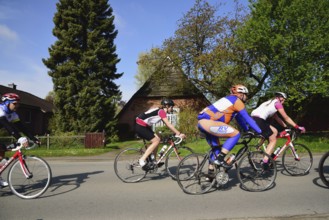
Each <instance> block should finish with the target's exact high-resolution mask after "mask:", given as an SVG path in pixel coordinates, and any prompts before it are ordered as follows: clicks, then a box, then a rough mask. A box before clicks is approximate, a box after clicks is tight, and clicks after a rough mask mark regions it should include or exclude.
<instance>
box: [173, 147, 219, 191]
mask: <svg viewBox="0 0 329 220" xmlns="http://www.w3.org/2000/svg"><path fill="white" fill-rule="evenodd" d="M207 155H208V154H206V155H204V154H197V153H193V154H190V155H188V156H186V157H185V158H183V159H182V160H181V161H180V162H179V164H178V168H177V174H176V181H177V183H178V185H179V187H180V188H181V189H182V190H183V191H184V192H185V193H187V194H192V195H199V194H204V193H206V192H208V191H209V190H210V189H211V188H212V187H213V185H214V184H215V182H216V180H215V178H213V180H212V181H209V180H207V177H209V175H208V166H207V164H208V160H207V158H208V156H207ZM205 160H206V161H205ZM202 162H203V163H202ZM214 173H217V172H216V168H215V171H214Z"/></svg>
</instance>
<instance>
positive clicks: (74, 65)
mask: <svg viewBox="0 0 329 220" xmlns="http://www.w3.org/2000/svg"><path fill="white" fill-rule="evenodd" d="M56 6H57V12H56V13H55V16H54V19H53V21H54V24H55V27H54V29H53V35H54V36H55V37H56V38H57V40H56V41H55V43H54V44H53V45H51V47H50V48H49V54H50V57H49V58H48V59H43V63H44V64H45V65H46V66H47V67H48V69H49V71H48V74H49V76H51V77H52V81H53V84H54V94H55V96H54V104H55V107H56V111H55V115H54V121H55V127H56V130H57V131H60V132H74V133H81V132H94V131H104V130H105V132H106V133H107V134H108V135H113V134H114V126H115V120H114V116H115V106H116V102H117V101H118V99H120V98H121V92H120V91H119V87H118V85H116V84H115V83H114V80H115V79H118V78H120V77H121V76H122V73H117V68H116V64H117V63H118V62H119V61H120V59H119V58H118V56H117V54H116V46H115V44H114V39H115V38H116V36H117V34H118V31H117V30H116V29H115V25H114V16H113V15H112V13H113V10H112V8H111V7H110V5H109V4H108V3H107V0H59V2H58V3H57V5H56Z"/></svg>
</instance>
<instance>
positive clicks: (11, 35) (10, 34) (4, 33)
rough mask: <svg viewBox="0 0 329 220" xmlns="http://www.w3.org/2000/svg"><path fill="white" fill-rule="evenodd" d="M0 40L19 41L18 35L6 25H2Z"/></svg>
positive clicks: (0, 27)
mask: <svg viewBox="0 0 329 220" xmlns="http://www.w3.org/2000/svg"><path fill="white" fill-rule="evenodd" d="M0 38H3V39H7V40H10V41H16V40H18V35H17V34H16V32H15V31H13V30H11V29H9V28H8V27H7V26H6V25H2V24H0Z"/></svg>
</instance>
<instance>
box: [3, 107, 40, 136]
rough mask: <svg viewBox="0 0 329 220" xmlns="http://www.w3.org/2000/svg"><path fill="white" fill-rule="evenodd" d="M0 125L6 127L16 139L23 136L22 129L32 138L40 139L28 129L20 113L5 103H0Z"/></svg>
mask: <svg viewBox="0 0 329 220" xmlns="http://www.w3.org/2000/svg"><path fill="white" fill-rule="evenodd" d="M0 127H4V128H5V129H6V130H7V131H8V133H9V134H10V135H12V136H14V137H15V138H16V139H19V138H20V137H21V135H20V131H21V132H23V133H24V134H25V135H27V136H28V137H29V138H30V139H31V140H33V141H36V140H38V139H37V138H35V137H34V136H33V135H32V134H31V133H30V132H29V131H28V129H27V128H26V127H25V126H24V125H23V123H22V122H21V121H20V119H19V116H18V114H17V113H16V112H15V111H11V110H10V109H9V108H8V106H7V105H6V104H4V103H1V104H0Z"/></svg>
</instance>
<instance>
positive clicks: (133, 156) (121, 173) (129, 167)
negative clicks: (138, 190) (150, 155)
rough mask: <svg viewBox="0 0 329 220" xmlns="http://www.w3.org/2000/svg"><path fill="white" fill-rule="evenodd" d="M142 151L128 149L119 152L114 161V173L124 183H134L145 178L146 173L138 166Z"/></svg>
mask: <svg viewBox="0 0 329 220" xmlns="http://www.w3.org/2000/svg"><path fill="white" fill-rule="evenodd" d="M143 153H144V151H143V150H142V149H136V148H128V149H125V150H123V151H121V152H120V153H119V154H118V155H117V156H116V157H115V160H114V172H115V174H116V175H117V177H118V178H119V179H120V180H122V181H123V182H125V183H135V182H138V181H140V180H142V179H143V178H144V177H145V176H146V172H145V171H144V170H142V167H141V165H139V162H138V160H139V158H141V156H142V155H143Z"/></svg>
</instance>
